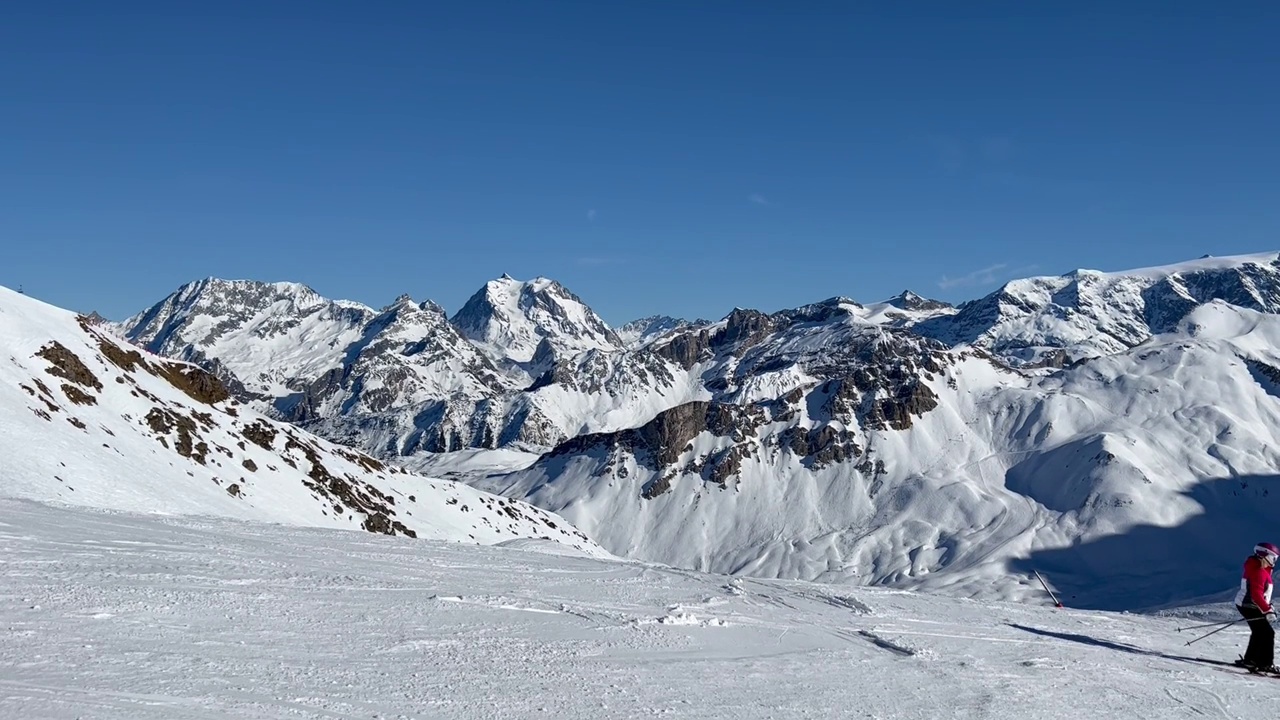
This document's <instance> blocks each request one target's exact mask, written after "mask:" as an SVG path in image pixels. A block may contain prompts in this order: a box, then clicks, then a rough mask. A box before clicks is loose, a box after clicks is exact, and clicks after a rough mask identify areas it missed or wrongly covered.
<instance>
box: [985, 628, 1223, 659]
mask: <svg viewBox="0 0 1280 720" xmlns="http://www.w3.org/2000/svg"><path fill="white" fill-rule="evenodd" d="M1009 627H1011V628H1014V629H1016V630H1022V631H1023V632H1029V633H1031V634H1033V635H1041V636H1043V637H1051V638H1057V639H1059V640H1067V641H1069V642H1074V643H1080V644H1081V645H1092V646H1093V647H1099V648H1103V649H1106V650H1118V651H1120V652H1125V653H1129V654H1131V655H1146V656H1148V657H1160V658H1164V659H1166V660H1177V661H1179V662H1190V663H1201V664H1204V665H1222V666H1226V667H1234V664H1233V663H1229V662H1226V661H1224V660H1213V659H1210V658H1202V657H1195V656H1192V655H1170V654H1169V653H1162V652H1160V651H1159V650H1148V649H1147V648H1141V647H1138V646H1137V645H1130V644H1128V643H1121V642H1114V641H1112V640H1103V639H1100V638H1095V637H1090V636H1089V635H1077V634H1075V633H1061V632H1054V631H1052V630H1043V629H1040V628H1033V627H1028V626H1026V625H1018V624H1017V623H1009ZM1201 634H1203V633H1201ZM1198 636H1199V635H1196V634H1190V635H1189V639H1194V638H1196V637H1198Z"/></svg>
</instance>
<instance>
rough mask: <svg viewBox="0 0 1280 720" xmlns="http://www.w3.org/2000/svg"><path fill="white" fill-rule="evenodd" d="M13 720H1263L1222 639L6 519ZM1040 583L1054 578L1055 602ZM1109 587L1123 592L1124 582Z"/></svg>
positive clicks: (0, 654)
mask: <svg viewBox="0 0 1280 720" xmlns="http://www.w3.org/2000/svg"><path fill="white" fill-rule="evenodd" d="M0 574H2V577H0V598H2V599H0V627H2V628H3V630H4V633H5V640H4V642H3V643H0V717H3V718H15V719H17V718H23V719H29V718H51V719H62V718H65V719H73V718H86V719H87V718H94V719H102V720H117V719H118V720H126V719H127V720H178V719H197V718H198V719H202V720H203V719H212V718H317V719H320V718H324V719H329V718H385V719H390V718H538V717H546V718H557V719H564V720H568V719H572V718H581V719H584V720H586V719H591V720H605V719H609V718H637V717H670V718H726V719H732V720H743V719H744V718H778V719H790V718H835V717H840V718H846V717H847V718H928V719H930V720H932V719H934V718H939V717H948V718H1061V717H1094V718H1103V717H1106V718H1121V717H1143V718H1165V717H1173V718H1178V717H1187V718H1191V717H1195V718H1235V717H1240V718H1261V717H1267V716H1268V713H1270V712H1273V711H1274V707H1275V701H1276V700H1277V699H1278V698H1280V682H1276V681H1275V680H1274V679H1272V678H1268V677H1260V676H1254V675H1249V674H1247V673H1244V672H1243V671H1241V670H1238V669H1235V668H1229V667H1225V666H1220V665H1214V664H1211V663H1207V662H1203V661H1198V660H1197V658H1208V659H1211V660H1219V661H1227V660H1230V659H1233V658H1234V657H1235V656H1236V654H1237V653H1238V652H1239V651H1240V650H1241V649H1242V648H1243V644H1244V640H1245V637H1246V633H1245V630H1244V629H1243V627H1242V626H1239V625H1237V626H1232V627H1229V628H1227V630H1225V631H1222V632H1219V633H1216V634H1214V635H1212V636H1210V637H1208V638H1206V639H1204V640H1203V641H1201V642H1197V643H1195V644H1193V645H1191V646H1189V647H1188V646H1187V645H1186V643H1187V641H1188V640H1190V639H1192V638H1193V637H1195V636H1196V635H1197V634H1198V633H1200V632H1204V631H1195V632H1181V633H1180V632H1178V631H1177V628H1179V627H1183V626H1187V625H1194V624H1203V623H1207V622H1213V621H1216V620H1220V619H1225V620H1230V619H1233V618H1232V617H1231V616H1230V614H1229V611H1230V607H1229V606H1227V605H1226V604H1225V603H1219V604H1215V605H1212V606H1206V607H1202V608H1198V609H1197V608H1183V609H1181V610H1180V611H1179V614H1178V615H1161V614H1159V613H1156V614H1150V615H1148V614H1127V613H1107V612H1096V611H1082V610H1073V609H1070V608H1067V609H1057V608H1055V607H1053V604H1052V601H1050V600H1049V598H1048V596H1047V595H1045V596H1044V598H1043V601H1041V602H1035V601H1026V602H1019V603H1007V602H978V601H974V600H967V599H957V598H948V597H943V596H939V595H931V594H918V593H911V592H904V591H899V590H890V589H883V588H853V587H838V586H832V585H821V584H813V583H806V582H800V581H782V580H760V579H747V578H730V577H727V576H718V575H710V574H701V573H697V572H691V571H685V570H677V569H672V568H669V567H664V566H658V565H651V564H645V563H639V562H634V561H622V560H610V559H606V558H599V557H588V556H586V555H585V554H583V553H581V552H580V551H576V550H574V549H572V548H570V547H568V546H565V545H561V544H553V543H550V542H547V541H539V540H532V539H524V540H514V541H509V542H508V543H506V544H505V545H498V546H476V545H469V544H461V543H448V542H442V541H434V540H421V539H419V540H414V539H410V538H404V537H388V536H382V535H373V534H369V533H359V532H350V531H342V530H332V529H321V528H303V527H296V526H287V525H274V524H264V523H249V522H245V521H240V520H233V519H219V518H195V517H182V516H159V515H141V514H132V513H121V512H106V511H102V510H93V509H86V508H76V507H69V506H57V505H50V504H44V503H36V502H30V501H23V500H12V499H10V500H0ZM1050 581H1051V578H1050ZM1116 581H1117V582H1120V581H1122V579H1117V580H1116Z"/></svg>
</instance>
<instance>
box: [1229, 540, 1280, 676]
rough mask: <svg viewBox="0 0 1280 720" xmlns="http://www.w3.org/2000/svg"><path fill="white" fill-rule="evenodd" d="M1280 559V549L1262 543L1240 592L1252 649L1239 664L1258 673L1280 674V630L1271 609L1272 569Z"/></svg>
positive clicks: (1248, 562) (1239, 606)
mask: <svg viewBox="0 0 1280 720" xmlns="http://www.w3.org/2000/svg"><path fill="white" fill-rule="evenodd" d="M1277 558H1280V548H1278V547H1276V546H1275V545H1272V544H1271V543H1267V542H1264V543H1258V544H1257V545H1256V546H1254V548H1253V554H1252V555H1250V556H1249V558H1248V559H1246V560H1245V561H1244V577H1242V578H1240V592H1238V593H1236V609H1237V610H1239V611H1240V614H1241V615H1243V616H1244V619H1245V620H1247V621H1248V623H1249V647H1248V648H1246V649H1245V651H1244V657H1242V658H1240V659H1239V660H1237V661H1236V664H1237V665H1239V666H1241V667H1245V668H1248V669H1250V670H1253V671H1257V672H1272V673H1275V672H1280V668H1277V667H1276V666H1275V640H1276V631H1275V630H1273V629H1272V628H1271V623H1273V622H1275V619H1276V613H1275V610H1274V609H1273V608H1272V607H1271V569H1272V568H1274V567H1275V566H1276V559H1277Z"/></svg>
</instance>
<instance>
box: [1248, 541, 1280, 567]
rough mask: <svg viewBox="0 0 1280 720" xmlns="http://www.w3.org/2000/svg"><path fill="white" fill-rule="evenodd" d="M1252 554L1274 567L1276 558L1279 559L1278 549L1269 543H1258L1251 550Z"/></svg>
mask: <svg viewBox="0 0 1280 720" xmlns="http://www.w3.org/2000/svg"><path fill="white" fill-rule="evenodd" d="M1253 554H1254V555H1257V556H1258V557H1260V558H1262V559H1263V560H1266V561H1267V562H1268V563H1270V564H1272V565H1275V564H1276V558H1280V548H1278V547H1276V546H1275V545H1272V544H1271V543H1269V542H1264V543H1258V544H1257V545H1255V546H1254V548H1253Z"/></svg>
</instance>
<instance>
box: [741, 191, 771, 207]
mask: <svg viewBox="0 0 1280 720" xmlns="http://www.w3.org/2000/svg"><path fill="white" fill-rule="evenodd" d="M747 199H748V200H750V201H751V202H753V203H755V204H756V205H763V206H764V207H769V206H771V205H773V203H771V202H769V201H768V199H766V198H765V196H763V195H761V194H760V193H751V196H750V197H748V198H747Z"/></svg>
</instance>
